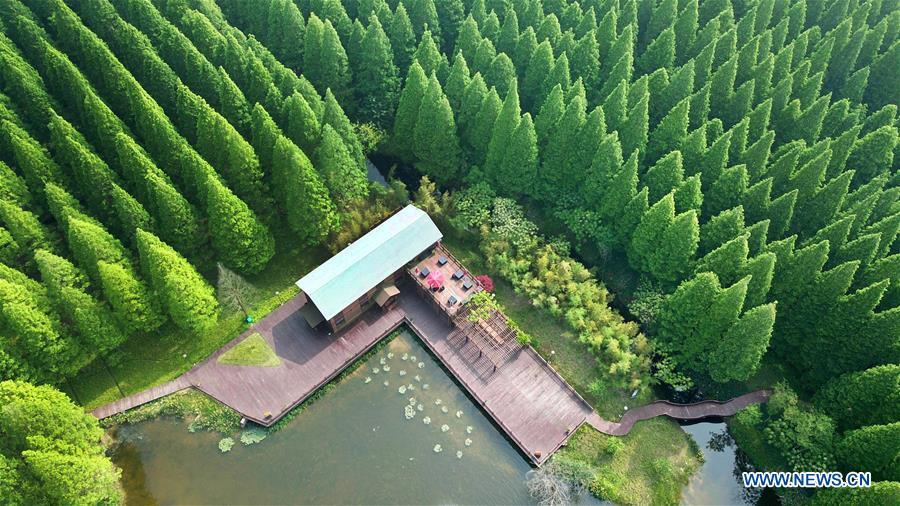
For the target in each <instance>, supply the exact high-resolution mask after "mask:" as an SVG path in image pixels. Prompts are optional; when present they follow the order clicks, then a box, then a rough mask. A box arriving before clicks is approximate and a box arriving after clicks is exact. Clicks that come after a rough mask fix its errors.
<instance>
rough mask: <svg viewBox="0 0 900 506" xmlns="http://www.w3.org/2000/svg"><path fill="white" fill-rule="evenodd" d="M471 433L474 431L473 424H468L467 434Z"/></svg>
mask: <svg viewBox="0 0 900 506" xmlns="http://www.w3.org/2000/svg"><path fill="white" fill-rule="evenodd" d="M471 433H472V426H471V425H467V426H466V434H471Z"/></svg>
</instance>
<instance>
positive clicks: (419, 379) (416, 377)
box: [413, 374, 422, 381]
mask: <svg viewBox="0 0 900 506" xmlns="http://www.w3.org/2000/svg"><path fill="white" fill-rule="evenodd" d="M413 379H414V380H416V381H422V378H421V377H420V376H419V375H418V374H416V375H415V376H413Z"/></svg>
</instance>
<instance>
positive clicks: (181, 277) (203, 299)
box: [137, 230, 219, 333]
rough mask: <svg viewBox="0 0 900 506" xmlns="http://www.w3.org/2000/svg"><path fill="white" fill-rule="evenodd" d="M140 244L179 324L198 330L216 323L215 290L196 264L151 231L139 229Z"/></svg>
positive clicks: (148, 271)
mask: <svg viewBox="0 0 900 506" xmlns="http://www.w3.org/2000/svg"><path fill="white" fill-rule="evenodd" d="M137 244H138V251H139V252H140V254H141V266H142V268H143V270H144V272H145V273H146V275H147V278H148V279H149V280H150V284H151V286H152V287H153V290H154V291H155V292H156V295H157V297H159V299H160V301H161V302H162V305H163V306H164V307H165V309H166V312H167V313H168V314H169V316H170V317H171V318H172V321H173V322H174V323H175V325H177V326H178V327H180V328H183V329H185V330H189V331H191V332H194V333H200V332H203V331H206V330H209V329H210V328H211V327H212V326H213V325H215V324H216V318H217V316H218V312H219V310H218V304H217V302H216V297H215V292H214V291H213V288H212V287H211V286H209V284H208V283H207V282H206V280H204V279H203V277H202V276H200V274H198V273H197V271H196V270H194V268H193V266H191V264H189V263H188V262H187V260H185V259H184V257H182V256H181V255H179V254H178V253H177V252H176V251H175V250H173V249H172V248H171V247H170V246H168V245H166V244H165V243H164V242H162V241H160V240H159V239H158V238H157V237H156V236H154V235H153V234H151V233H149V232H145V231H143V230H139V231H138V233H137Z"/></svg>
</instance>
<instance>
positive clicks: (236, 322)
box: [62, 236, 330, 409]
mask: <svg viewBox="0 0 900 506" xmlns="http://www.w3.org/2000/svg"><path fill="white" fill-rule="evenodd" d="M277 244H278V251H277V253H276V255H275V257H273V258H272V260H271V261H270V262H269V264H268V265H267V266H266V268H265V269H264V270H263V271H262V272H261V273H259V274H256V275H254V276H249V277H247V280H248V281H249V282H250V283H251V284H253V285H254V286H255V287H256V288H257V294H256V297H255V299H254V300H251V301H249V306H250V308H251V311H250V313H251V314H252V315H253V316H254V317H255V318H256V319H257V320H259V319H260V318H262V317H263V316H265V315H266V314H268V313H270V312H272V311H273V310H274V309H276V308H277V307H278V306H280V305H281V304H283V303H284V302H286V301H287V300H289V299H290V298H291V297H293V296H294V295H296V294H297V291H298V289H297V287H296V286H295V285H294V282H295V281H296V280H297V279H299V278H300V277H302V276H303V275H304V274H306V273H307V272H309V271H310V270H312V269H313V268H314V267H315V266H317V265H319V264H320V263H322V262H323V261H325V259H327V258H328V257H329V256H330V255H329V254H328V252H327V251H326V250H325V249H324V248H314V249H310V248H302V247H301V246H300V245H299V244H296V242H295V241H294V238H293V237H291V236H288V237H283V238H282V237H278V242H277ZM247 328H248V325H247V323H246V322H245V321H244V315H243V313H240V312H231V313H223V314H221V315H220V316H219V321H218V324H217V325H216V327H214V328H213V329H212V330H210V331H209V332H205V333H203V334H201V335H196V334H191V333H189V332H185V331H183V330H180V329H178V328H176V327H175V326H174V325H172V324H171V323H169V324H167V325H166V326H164V327H163V328H162V329H160V330H159V331H157V332H154V333H152V334H141V335H135V336H132V337H131V338H130V339H128V340H127V341H126V342H125V343H123V345H122V346H121V347H120V348H119V349H118V350H117V351H116V352H115V353H114V354H113V355H112V356H110V357H108V358H107V359H98V360H95V361H94V362H92V363H91V364H89V365H88V366H87V367H86V368H85V369H83V370H82V371H81V372H79V373H78V375H76V376H75V377H74V378H72V379H71V380H69V381H68V382H67V383H66V384H65V385H62V386H63V387H64V388H65V389H66V391H68V392H71V394H72V398H73V399H74V400H75V401H76V402H78V403H79V404H81V405H82V406H84V407H85V408H88V409H93V408H95V407H97V406H102V405H104V404H106V403H109V402H113V401H115V400H117V399H121V398H122V397H125V396H127V395H131V394H133V393H135V392H140V391H142V390H145V389H147V388H150V387H153V386H156V385H159V384H161V383H165V382H166V381H170V380H172V379H175V378H177V377H178V376H180V375H181V374H183V373H184V372H186V371H187V370H189V369H190V368H191V367H193V366H194V365H195V364H197V363H199V362H200V361H202V360H204V359H205V358H206V357H208V356H209V355H210V354H212V353H213V352H214V351H216V350H217V349H219V348H221V347H222V346H223V345H225V344H226V343H228V342H229V341H230V340H232V339H234V338H235V337H237V336H238V335H240V334H241V333H242V332H244V331H245V330H247Z"/></svg>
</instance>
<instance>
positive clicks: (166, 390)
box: [91, 375, 191, 419]
mask: <svg viewBox="0 0 900 506" xmlns="http://www.w3.org/2000/svg"><path fill="white" fill-rule="evenodd" d="M190 387H191V383H190V382H189V381H188V379H187V378H186V377H185V376H184V375H182V376H179V377H177V378H175V379H174V380H172V381H169V382H167V383H163V384H162V385H156V386H155V387H152V388H148V389H147V390H144V391H142V392H138V393H136V394H133V395H129V396H128V397H123V398H121V399H119V400H117V401H115V402H111V403H109V404H107V405H105V406H100V407H99V408H97V409H95V410H94V411H92V412H91V413H93V415H94V416H96V417H97V418H100V419H103V418H106V417H108V416H112V415H115V414H118V413H121V412H123V411H128V410H129V409H132V408H136V407H138V406H141V405H144V404H147V403H148V402H152V401H155V400H156V399H159V398H161V397H165V396H167V395H169V394H174V393H175V392H178V391H179V390H184V389H185V388H190Z"/></svg>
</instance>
